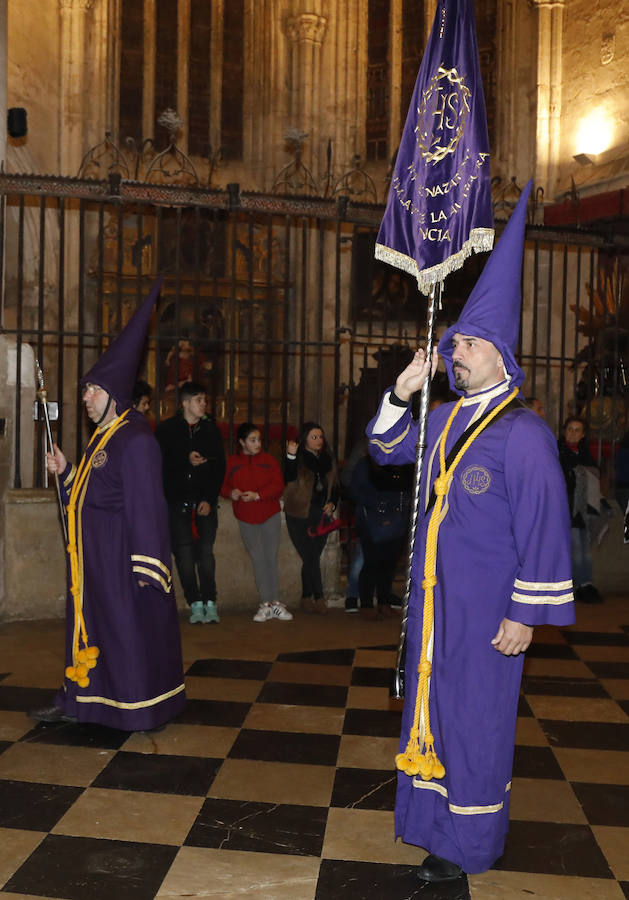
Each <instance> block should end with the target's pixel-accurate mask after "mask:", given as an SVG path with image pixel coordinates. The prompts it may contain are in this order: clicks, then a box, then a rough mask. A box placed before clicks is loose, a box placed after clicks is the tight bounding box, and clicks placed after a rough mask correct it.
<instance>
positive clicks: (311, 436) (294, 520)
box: [284, 422, 338, 615]
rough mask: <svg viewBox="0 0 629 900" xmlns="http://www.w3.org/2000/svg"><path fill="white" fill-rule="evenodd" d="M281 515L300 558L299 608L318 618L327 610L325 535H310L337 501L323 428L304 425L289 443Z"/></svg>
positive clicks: (333, 467) (332, 509) (330, 511)
mask: <svg viewBox="0 0 629 900" xmlns="http://www.w3.org/2000/svg"><path fill="white" fill-rule="evenodd" d="M284 480H285V481H286V487H285V488H284V512H285V514H286V526H287V528H288V534H289V536H290V539H291V541H292V543H293V546H294V547H295V550H296V551H297V553H298V554H299V556H300V557H301V562H302V566H301V587H302V597H301V607H302V609H303V610H305V611H306V612H316V613H319V614H321V615H323V614H325V613H326V612H327V611H328V608H327V604H326V602H325V597H324V596H323V581H322V578H321V554H322V553H323V548H324V547H325V544H326V541H327V537H328V536H327V534H324V535H314V536H311V535H310V534H309V533H308V529H315V528H316V527H317V526H318V525H319V523H320V522H322V520H324V519H325V518H326V517H328V518H330V517H331V516H332V514H333V513H334V510H335V509H336V502H337V499H338V483H337V467H336V462H335V461H334V459H333V457H332V454H331V452H330V448H329V447H328V443H327V441H326V439H325V434H324V432H323V428H321V426H320V425H318V424H317V423H316V422H306V423H305V424H304V425H303V426H302V428H301V431H300V434H299V441H298V442H295V441H288V442H287V444H286V458H285V461H284Z"/></svg>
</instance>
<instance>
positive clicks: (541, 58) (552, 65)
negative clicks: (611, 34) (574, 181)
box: [532, 0, 564, 196]
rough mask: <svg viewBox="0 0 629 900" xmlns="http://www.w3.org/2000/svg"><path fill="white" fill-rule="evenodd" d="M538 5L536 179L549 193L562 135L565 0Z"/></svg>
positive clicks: (542, 1) (536, 2)
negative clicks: (562, 60)
mask: <svg viewBox="0 0 629 900" xmlns="http://www.w3.org/2000/svg"><path fill="white" fill-rule="evenodd" d="M532 2H533V5H534V6H536V7H537V13H538V27H537V141H536V170H535V182H536V184H537V185H539V186H542V187H543V188H544V191H545V193H546V196H550V195H551V194H552V191H553V188H554V181H555V177H556V170H557V163H558V152H559V140H560V136H561V54H562V27H563V8H564V0H532Z"/></svg>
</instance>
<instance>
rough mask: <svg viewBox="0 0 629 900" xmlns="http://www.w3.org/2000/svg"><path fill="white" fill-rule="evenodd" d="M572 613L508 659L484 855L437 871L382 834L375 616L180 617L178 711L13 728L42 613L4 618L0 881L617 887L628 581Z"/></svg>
mask: <svg viewBox="0 0 629 900" xmlns="http://www.w3.org/2000/svg"><path fill="white" fill-rule="evenodd" d="M578 614H579V621H578V624H577V625H576V626H575V627H574V628H571V629H564V630H562V631H556V630H554V629H538V631H537V633H536V641H535V644H534V645H533V646H532V648H531V650H530V651H529V654H528V661H527V663H526V668H525V678H524V683H523V691H522V698H521V704H520V711H519V719H518V732H517V746H516V752H515V770H514V779H513V791H512V800H511V819H512V821H511V830H510V834H509V842H508V846H507V850H506V853H505V856H504V858H503V860H502V861H501V864H500V868H498V869H494V870H492V871H490V872H487V873H485V874H484V875H478V876H470V878H469V884H468V883H467V881H466V879H465V878H461V879H459V880H458V881H456V882H452V883H450V884H448V885H442V886H438V887H434V886H430V885H422V884H421V883H419V882H418V881H417V879H416V876H415V874H414V867H415V866H416V865H417V864H418V863H419V862H421V859H422V858H423V854H422V852H421V851H420V850H418V849H417V848H414V847H411V846H408V845H404V844H402V843H397V844H396V843H394V841H393V814H392V810H393V802H394V788H395V777H394V772H393V769H392V760H393V756H394V754H395V752H396V750H397V736H398V732H399V719H400V714H399V713H398V712H393V711H390V710H389V701H388V695H389V690H388V685H389V681H390V674H391V673H390V668H391V666H392V662H393V659H394V655H395V653H394V646H395V643H396V640H397V630H398V625H397V623H395V622H391V621H389V620H386V621H383V622H364V621H362V620H361V619H359V617H358V616H348V615H345V614H344V613H343V612H342V611H340V610H338V611H337V610H334V611H331V612H330V614H329V615H328V616H327V617H325V618H320V617H312V616H310V617H308V616H304V615H300V614H299V613H297V614H296V616H295V619H294V621H293V622H289V623H280V622H270V623H265V624H254V623H252V622H251V621H250V617H249V616H246V615H235V614H234V615H231V616H230V615H227V616H225V617H224V620H223V622H222V623H221V625H219V626H203V625H202V626H190V625H189V624H188V623H187V622H182V635H183V646H184V655H185V658H186V669H187V683H188V696H189V698H190V701H189V703H188V706H187V708H186V710H185V711H184V713H183V714H182V715H181V716H180V717H179V719H178V720H177V721H176V722H174V723H172V724H170V725H169V726H168V727H167V728H166V729H165V730H164V731H163V732H160V733H156V734H131V735H129V734H128V733H126V732H124V733H123V732H118V731H112V730H110V729H106V728H99V727H87V726H73V725H62V726H43V725H38V726H36V727H33V725H32V723H31V722H30V721H29V720H28V719H27V717H26V715H25V711H26V710H27V709H29V708H31V707H34V706H38V705H42V704H44V703H46V702H48V700H49V699H50V690H51V689H52V688H54V687H55V686H56V683H57V680H58V677H59V672H60V671H61V667H62V664H63V663H62V658H61V653H62V625H61V624H60V623H51V622H41V623H31V624H15V625H5V626H3V627H2V628H0V897H5V896H6V897H21V898H24V897H49V898H52V897H55V898H66V900H86V898H90V900H112V898H113V900H149V898H154V897H159V898H166V897H206V898H207V897H210V898H213V897H216V898H221V900H225V898H236V897H239V898H240V897H255V898H256V900H336V898H343V900H359V898H365V900H367V898H369V900H371V898H374V900H382V898H387V900H398V898H409V897H420V898H421V900H436V898H439V900H467V898H469V897H471V898H472V900H512V898H521V900H525V898H531V897H535V898H538V900H539V898H547V900H550V898H552V900H586V898H587V900H612V898H613V900H622V898H623V897H625V898H629V626H627V624H626V623H627V622H629V597H609V598H607V600H606V603H605V604H604V605H603V606H602V607H592V608H589V607H580V608H579V611H578Z"/></svg>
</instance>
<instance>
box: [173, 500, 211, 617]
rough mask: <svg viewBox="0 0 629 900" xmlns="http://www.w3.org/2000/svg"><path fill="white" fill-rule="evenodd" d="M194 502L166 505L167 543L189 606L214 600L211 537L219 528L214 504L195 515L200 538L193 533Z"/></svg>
mask: <svg viewBox="0 0 629 900" xmlns="http://www.w3.org/2000/svg"><path fill="white" fill-rule="evenodd" d="M194 508H195V504H193V503H171V504H170V506H169V520H170V542H171V546H172V551H173V555H174V557H175V562H176V564H177V571H178V572H179V580H180V581H181V586H182V588H183V593H184V596H185V598H186V603H187V604H188V606H190V605H192V604H193V603H196V602H198V601H201V602H202V603H210V602H211V603H216V577H215V573H216V562H215V560H214V540H215V538H216V530H217V528H218V513H217V510H216V507H214V508H213V509H212V511H211V512H210V513H209V514H208V515H207V516H200V515H198V514H197V515H196V516H195V523H196V527H197V531H198V532H199V539H198V540H196V541H195V540H194V537H193V535H192V514H193V511H194Z"/></svg>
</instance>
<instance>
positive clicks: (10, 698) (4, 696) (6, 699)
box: [0, 684, 55, 712]
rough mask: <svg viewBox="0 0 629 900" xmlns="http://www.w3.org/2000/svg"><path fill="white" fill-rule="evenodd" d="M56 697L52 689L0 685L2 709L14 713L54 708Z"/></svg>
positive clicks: (0, 705) (0, 704)
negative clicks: (53, 703)
mask: <svg viewBox="0 0 629 900" xmlns="http://www.w3.org/2000/svg"><path fill="white" fill-rule="evenodd" d="M54 696H55V692H54V691H51V690H50V688H34V687H18V686H17V685H11V684H0V709H10V710H12V711H14V712H28V711H29V709H41V708H42V707H44V706H52V701H53V699H54Z"/></svg>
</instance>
